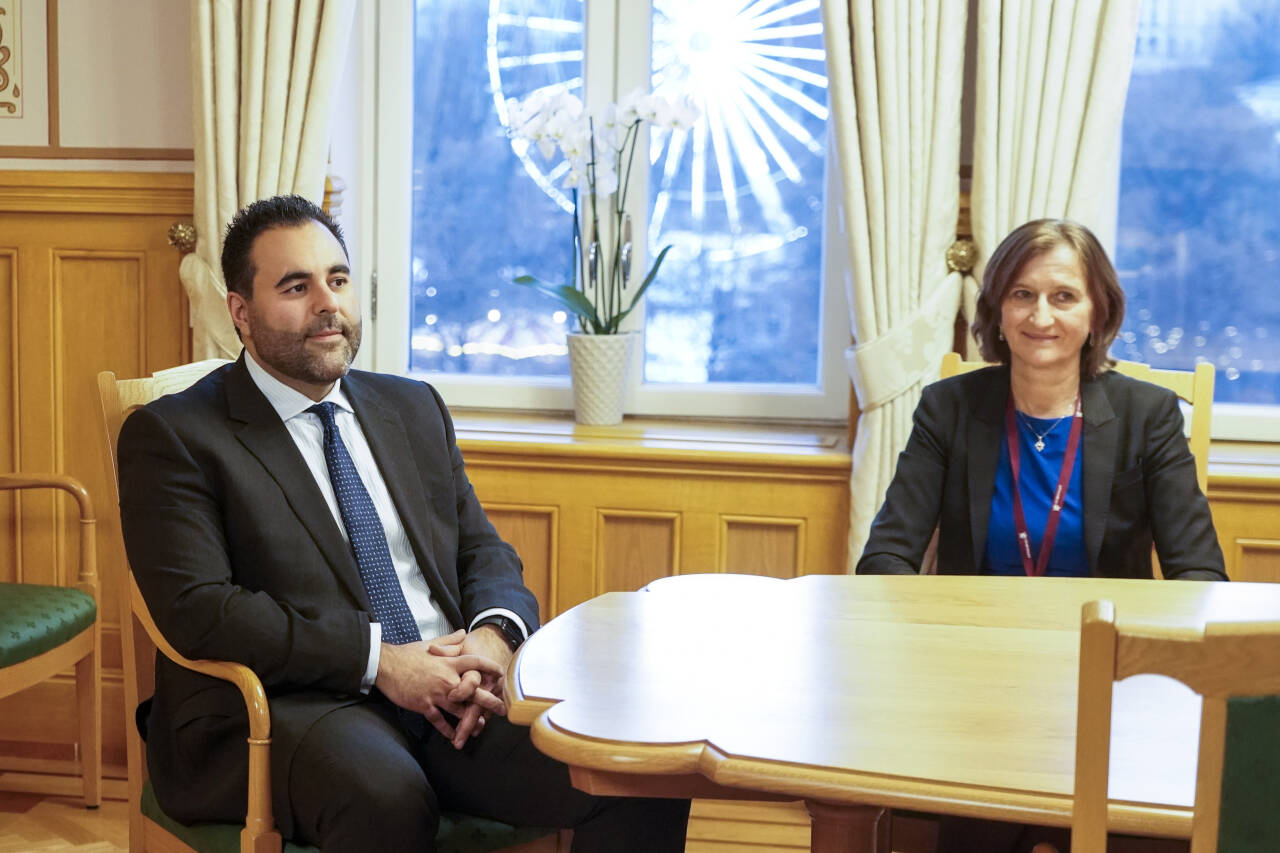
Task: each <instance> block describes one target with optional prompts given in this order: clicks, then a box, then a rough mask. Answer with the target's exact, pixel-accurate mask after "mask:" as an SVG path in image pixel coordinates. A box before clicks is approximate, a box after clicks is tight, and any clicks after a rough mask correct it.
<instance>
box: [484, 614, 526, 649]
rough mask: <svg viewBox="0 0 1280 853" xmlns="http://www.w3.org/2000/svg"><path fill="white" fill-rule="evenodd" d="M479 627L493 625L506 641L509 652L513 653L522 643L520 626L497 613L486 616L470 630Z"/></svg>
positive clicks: (522, 635)
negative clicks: (509, 648)
mask: <svg viewBox="0 0 1280 853" xmlns="http://www.w3.org/2000/svg"><path fill="white" fill-rule="evenodd" d="M481 625H495V626H497V628H498V630H499V631H501V632H502V638H503V639H504V640H506V641H507V645H508V646H510V647H511V651H513V652H514V651H515V650H516V649H518V648H519V647H520V644H521V643H523V642H524V632H523V631H521V630H520V626H519V625H517V624H516V621H515V620H514V619H512V618H510V617H507V616H502V615H499V614H497V613H495V614H493V615H492V616H486V617H484V618H483V619H481V620H480V621H479V622H477V623H476V624H475V625H473V626H472V629H473V630H474V629H475V628H479V627H480V626H481Z"/></svg>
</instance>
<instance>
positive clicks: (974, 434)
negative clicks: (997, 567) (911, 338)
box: [961, 367, 1009, 574]
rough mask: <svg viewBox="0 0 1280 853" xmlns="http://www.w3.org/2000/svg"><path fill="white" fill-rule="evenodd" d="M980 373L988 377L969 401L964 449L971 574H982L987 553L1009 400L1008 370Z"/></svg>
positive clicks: (998, 369)
mask: <svg viewBox="0 0 1280 853" xmlns="http://www.w3.org/2000/svg"><path fill="white" fill-rule="evenodd" d="M983 372H984V373H986V374H988V375H987V379H986V382H985V384H984V385H983V386H982V388H981V389H980V391H979V393H978V394H975V395H974V397H973V399H972V400H971V401H970V405H969V410H970V413H971V415H972V422H971V424H970V428H969V430H968V433H967V435H966V436H965V441H966V446H965V448H964V453H965V456H966V457H967V459H966V463H967V465H968V468H969V507H968V511H969V524H970V528H969V533H970V536H971V537H972V539H971V541H972V542H973V567H972V572H973V573H974V574H977V573H979V572H981V571H982V563H983V559H984V558H985V557H986V553H987V526H988V525H989V523H990V521H991V498H992V497H993V496H994V495H995V490H996V467H997V466H998V465H999V464H1000V442H1001V441H1003V440H1004V410H1005V406H1006V405H1008V401H1009V368H1008V367H999V368H996V369H994V370H990V371H983ZM961 434H962V435H964V433H961Z"/></svg>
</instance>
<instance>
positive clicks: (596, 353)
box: [566, 332, 636, 425]
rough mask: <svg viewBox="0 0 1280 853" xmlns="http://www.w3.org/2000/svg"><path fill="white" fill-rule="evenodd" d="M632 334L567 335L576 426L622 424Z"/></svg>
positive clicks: (633, 344) (634, 336) (633, 338)
mask: <svg viewBox="0 0 1280 853" xmlns="http://www.w3.org/2000/svg"><path fill="white" fill-rule="evenodd" d="M635 338H636V333H635V332H622V333H620V334H617V335H584V334H580V333H570V334H569V335H568V336H567V337H566V342H567V343H568V345H569V372H570V374H571V376H572V378H573V419H574V420H575V421H577V422H578V423H580V424H591V425H604V424H616V423H621V422H622V404H623V401H624V400H625V399H626V396H627V382H628V380H629V378H630V375H631V373H630V370H631V351H632V350H633V349H634V348H635V343H634V342H635Z"/></svg>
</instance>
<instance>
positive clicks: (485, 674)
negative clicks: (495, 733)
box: [374, 625, 512, 749]
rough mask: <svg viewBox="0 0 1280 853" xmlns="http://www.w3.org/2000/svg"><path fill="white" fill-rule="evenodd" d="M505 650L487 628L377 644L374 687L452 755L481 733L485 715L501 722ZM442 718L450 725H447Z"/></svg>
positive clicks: (491, 628) (498, 636)
mask: <svg viewBox="0 0 1280 853" xmlns="http://www.w3.org/2000/svg"><path fill="white" fill-rule="evenodd" d="M511 655H512V651H511V647H510V646H508V645H507V641H506V639H505V638H504V637H503V635H502V632H501V631H500V630H498V629H497V628H495V627H494V626H493V625H481V626H479V627H478V628H476V629H475V630H474V631H470V632H468V631H464V630H462V629H459V630H457V631H454V632H453V633H452V634H447V635H445V636H443V637H437V638H436V639H434V640H418V641H417V642H412V643H405V644H403V645H391V644H389V643H383V644H382V649H381V651H380V657H379V659H378V674H377V677H376V679H375V680H374V684H375V686H376V687H377V688H378V689H379V690H381V691H382V693H383V694H384V695H385V696H386V697H387V698H388V699H390V700H391V701H392V702H394V703H395V704H397V705H399V706H400V707H401V708H407V709H408V710H410V711H416V712H417V713H419V714H421V715H422V716H423V717H425V718H426V720H427V722H429V723H430V724H431V725H432V726H433V727H435V729H436V731H438V732H440V734H442V735H444V736H445V737H446V738H448V739H449V741H450V742H451V743H452V744H453V746H454V748H455V749H462V747H463V746H465V745H466V743H467V740H468V738H472V737H475V736H476V735H478V734H480V732H482V731H483V730H484V725H485V719H486V718H487V717H488V716H489V715H490V714H499V715H502V716H505V715H506V713H507V705H506V702H504V701H503V674H504V673H505V672H506V669H507V664H508V663H509V662H510V660H511ZM446 714H448V715H449V716H451V717H453V718H454V720H456V723H455V722H451V721H450V719H449V717H447V716H445V715H446Z"/></svg>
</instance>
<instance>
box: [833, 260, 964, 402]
mask: <svg viewBox="0 0 1280 853" xmlns="http://www.w3.org/2000/svg"><path fill="white" fill-rule="evenodd" d="M960 279H961V276H960V274H959V273H955V272H953V273H950V274H948V275H947V276H946V277H945V278H944V279H943V280H942V281H941V282H939V283H938V285H937V286H936V287H935V288H934V289H933V292H932V293H931V294H930V295H929V297H928V298H927V299H925V300H924V302H923V303H921V304H920V306H919V307H918V308H917V309H916V310H915V311H914V312H913V313H912V314H911V316H910V317H907V318H906V319H904V320H903V321H902V322H900V323H897V324H895V325H894V326H893V328H891V329H889V331H888V332H886V333H885V334H883V335H881V336H880V337H878V338H876V339H875V340H872V341H867V342H866V343H865V344H858V345H856V346H851V347H849V348H848V349H846V350H845V351H844V360H845V364H846V365H847V366H848V368H849V378H850V379H851V380H853V389H854V393H856V394H857V395H858V408H860V409H861V410H862V411H863V412H864V413H865V412H868V411H870V410H872V409H876V408H879V407H880V406H883V405H884V404H885V403H888V402H889V401H890V400H892V399H894V398H895V397H897V396H899V395H900V394H905V393H906V392H907V391H909V390H910V389H911V388H912V386H914V385H915V384H916V383H917V382H920V381H921V380H923V379H927V378H933V377H936V376H937V375H938V371H939V370H940V369H941V367H942V356H943V355H944V354H946V353H947V352H949V351H950V350H951V347H952V343H953V339H954V337H955V320H956V311H957V309H958V308H959V304H960Z"/></svg>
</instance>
